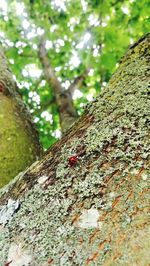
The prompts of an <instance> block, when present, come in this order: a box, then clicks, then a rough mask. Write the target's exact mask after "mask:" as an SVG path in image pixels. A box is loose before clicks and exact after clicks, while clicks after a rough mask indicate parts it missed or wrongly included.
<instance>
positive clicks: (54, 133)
mask: <svg viewBox="0 0 150 266" xmlns="http://www.w3.org/2000/svg"><path fill="white" fill-rule="evenodd" d="M2 2H3V1H2ZM149 14H150V5H149V0H136V1H135V0H130V1H125V0H122V1H116V0H107V1H103V0H101V1H98V0H76V1H74V0H68V1H67V0H61V1H58V0H57V1H56V0H53V1H49V0H43V1H41V0H36V1H34V0H32V1H31V0H30V1H29V0H22V1H21V0H18V1H16V0H8V1H6V5H4V4H0V18H1V19H0V28H1V30H0V37H1V42H2V44H3V46H4V47H5V49H6V54H7V57H8V59H9V60H10V63H11V69H12V71H13V73H14V75H15V77H16V80H17V83H18V86H19V88H20V91H21V93H22V95H23V98H24V100H25V101H26V103H27V105H28V106H29V108H30V110H31V113H32V114H33V117H34V119H35V122H36V124H37V127H38V129H39V132H40V139H41V142H42V144H43V146H44V147H45V148H47V147H48V146H50V145H52V144H53V143H54V142H55V141H56V139H57V137H58V135H59V134H58V133H59V131H58V130H60V127H59V117H58V108H57V106H56V105H55V101H54V95H53V90H52V88H50V87H49V86H48V85H47V83H46V82H45V80H44V77H43V75H42V66H41V64H40V61H39V55H38V45H39V40H40V37H41V35H44V37H45V39H46V40H47V43H46V47H47V52H48V56H49V60H50V63H51V65H52V66H53V68H54V69H55V71H56V74H57V76H58V77H59V79H60V81H61V82H62V84H63V86H66V87H67V86H68V84H69V82H70V83H71V82H72V81H73V80H74V78H75V77H77V76H79V75H81V74H83V73H84V71H85V70H86V69H90V72H89V74H88V75H87V77H86V79H85V82H84V84H83V85H82V86H81V88H80V93H79V91H76V92H75V94H74V104H75V106H76V108H77V111H78V113H79V115H80V114H81V113H82V108H83V106H84V105H85V104H86V103H87V102H88V101H89V100H91V99H92V96H96V95H97V94H98V93H99V91H100V90H101V88H103V87H105V85H106V83H107V82H108V80H109V79H110V77H111V75H112V73H113V72H114V71H115V69H116V67H117V63H118V61H119V60H120V58H121V56H122V55H123V54H124V52H125V50H126V49H127V47H128V46H129V45H130V44H132V43H133V42H134V41H135V40H137V39H138V38H139V37H141V36H142V35H143V34H145V33H147V32H148V31H149V28H150V18H149ZM39 70H41V72H40V71H39Z"/></svg>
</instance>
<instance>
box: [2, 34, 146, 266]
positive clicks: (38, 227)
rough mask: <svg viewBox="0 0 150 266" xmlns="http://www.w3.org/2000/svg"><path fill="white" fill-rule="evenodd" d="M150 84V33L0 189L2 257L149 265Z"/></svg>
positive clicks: (38, 262) (43, 261)
mask: <svg viewBox="0 0 150 266" xmlns="http://www.w3.org/2000/svg"><path fill="white" fill-rule="evenodd" d="M149 87H150V34H148V35H146V36H145V37H144V38H142V39H141V40H139V41H138V42H137V43H136V44H135V45H134V46H132V47H131V48H130V49H129V50H128V52H127V54H126V55H125V56H124V57H123V59H122V60H121V62H120V67H119V68H118V70H117V71H116V73H115V74H114V75H113V77H112V78H111V80H110V82H109V84H108V87H107V89H105V90H104V91H103V92H102V93H101V94H100V95H99V97H98V98H96V100H95V101H94V102H93V103H91V104H90V105H89V106H88V107H87V109H86V110H85V113H84V115H83V116H82V117H81V118H80V119H79V120H78V121H77V122H76V123H75V124H74V125H73V127H72V128H71V129H70V130H69V131H68V132H67V133H66V134H65V135H64V136H63V138H62V139H61V140H60V141H58V142H57V143H56V144H55V145H54V146H53V147H52V148H51V149H50V150H49V151H48V152H47V153H46V154H45V156H44V157H43V159H42V160H41V161H39V162H38V163H36V164H35V165H33V166H32V167H31V168H30V169H28V170H27V171H26V172H25V173H24V174H22V175H20V176H18V177H16V178H15V180H14V181H13V182H12V183H11V184H9V185H8V186H7V187H6V188H4V189H3V190H2V191H1V196H0V205H1V223H2V226H1V242H0V243H1V247H2V248H0V250H1V251H0V258H1V265H3V263H6V262H9V261H11V264H10V265H11V266H14V265H15V266H16V265H23V264H24V265H28V264H29V263H30V265H41V266H45V265H65V266H67V265H68V266H71V265H90V266H93V265H103V266H106V265H113V266H115V265H116V266H118V265H128V266H131V265H138V266H144V265H145V266H147V265H149V261H150V257H149V238H148V223H149V219H148V171H149V170H148V169H149V168H148V167H149V154H150V143H149V117H150V108H149V106H150V104H149V98H148V97H149ZM70 162H71V163H70ZM8 199H9V201H8ZM19 259H20V261H21V262H20V264H19ZM17 263H18V264H17Z"/></svg>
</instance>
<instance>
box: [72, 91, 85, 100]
mask: <svg viewBox="0 0 150 266" xmlns="http://www.w3.org/2000/svg"><path fill="white" fill-rule="evenodd" d="M82 96H83V93H82V92H81V91H80V90H75V92H74V94H73V100H76V99H78V98H81V97H82Z"/></svg>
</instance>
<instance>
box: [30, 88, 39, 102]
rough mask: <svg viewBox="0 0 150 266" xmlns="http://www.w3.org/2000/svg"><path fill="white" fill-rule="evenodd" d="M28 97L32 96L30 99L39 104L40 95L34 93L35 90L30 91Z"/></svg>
mask: <svg viewBox="0 0 150 266" xmlns="http://www.w3.org/2000/svg"><path fill="white" fill-rule="evenodd" d="M29 98H32V101H34V102H36V103H37V104H38V105H39V104H40V96H39V95H38V94H37V93H36V91H30V92H29Z"/></svg>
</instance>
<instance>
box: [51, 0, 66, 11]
mask: <svg viewBox="0 0 150 266" xmlns="http://www.w3.org/2000/svg"><path fill="white" fill-rule="evenodd" d="M65 3H66V0H53V1H51V5H52V7H53V8H55V9H57V10H58V11H61V10H63V11H66V10H67V9H66V5H65Z"/></svg>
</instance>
